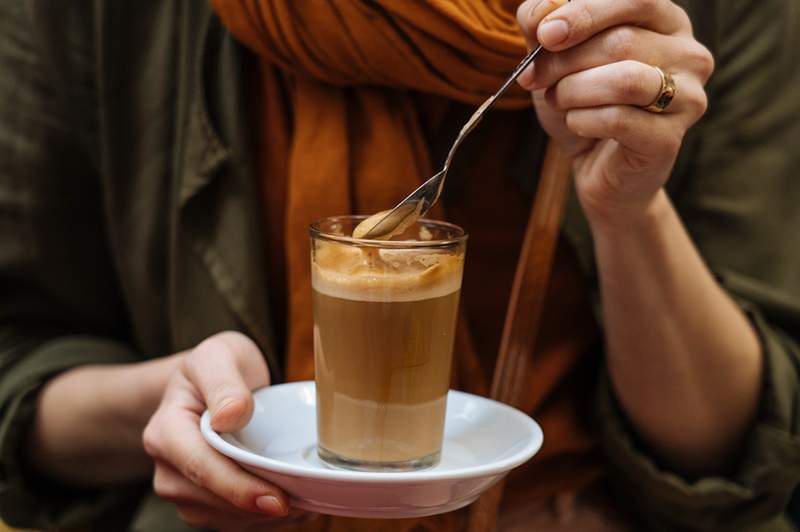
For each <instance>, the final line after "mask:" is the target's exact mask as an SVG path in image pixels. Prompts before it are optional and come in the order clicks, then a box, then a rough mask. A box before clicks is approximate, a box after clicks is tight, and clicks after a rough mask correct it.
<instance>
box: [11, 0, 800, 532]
mask: <svg viewBox="0 0 800 532" xmlns="http://www.w3.org/2000/svg"><path fill="white" fill-rule="evenodd" d="M516 4H517V2H511V1H500V0H493V1H490V2H477V1H474V0H450V1H447V0H430V1H427V2H404V3H400V2H388V1H384V0H378V1H375V2H360V1H348V0H341V1H338V0H337V1H335V2H325V3H322V2H310V1H299V2H298V1H290V0H272V1H264V0H240V1H237V0H216V1H214V2H212V5H206V4H205V3H202V2H185V3H178V2H156V1H153V2H149V1H148V2H136V3H133V2H93V3H78V2H70V3H69V4H66V3H60V2H54V1H47V0H36V1H31V2H28V3H17V2H8V3H4V4H3V5H2V6H1V7H0V10H1V13H2V15H1V16H0V72H2V74H1V75H0V234H2V245H0V286H2V290H1V291H0V293H2V294H3V296H2V298H0V339H2V340H1V341H0V367H1V368H2V375H1V376H0V415H1V416H2V417H1V418H0V419H1V420H2V424H0V515H1V516H2V518H3V519H4V520H5V521H6V522H8V523H9V524H11V525H13V526H26V527H37V528H43V529H52V528H59V529H67V528H75V527H81V526H83V527H87V526H88V527H91V528H92V529H101V530H124V529H128V530H147V531H158V530H181V529H183V528H187V527H189V526H195V527H205V528H216V529H223V530H235V529H247V528H248V527H256V528H259V529H270V527H272V528H275V529H287V528H290V527H292V526H294V527H295V528H296V529H300V530H412V529H414V530H419V529H433V530H437V529H441V530H448V529H449V530H455V529H458V528H459V527H462V526H464V524H465V519H466V517H465V513H464V512H460V513H453V514H445V515H443V516H437V517H435V518H430V519H418V520H410V521H408V520H406V521H403V520H401V521H395V522H378V521H368V522H364V521H357V520H342V519H327V518H323V517H319V516H306V515H302V514H295V513H294V512H292V513H290V514H289V516H288V517H283V516H286V515H287V513H289V511H290V508H289V504H288V500H287V498H286V496H285V494H283V493H281V492H280V490H279V489H278V488H277V487H275V486H273V485H270V484H269V483H267V482H266V481H264V480H263V479H260V478H258V477H255V476H253V475H251V474H249V473H247V472H245V471H244V470H242V469H240V468H239V467H238V466H236V465H235V464H234V463H233V462H231V461H230V460H228V459H227V458H225V457H223V456H222V455H220V454H218V453H216V452H215V451H214V450H213V449H211V448H210V447H209V446H208V445H206V443H205V442H204V440H203V439H202V436H201V434H200V433H199V430H198V418H199V414H200V413H201V412H202V411H203V410H204V409H206V408H209V409H210V411H211V412H212V414H213V425H214V428H215V429H217V430H221V431H226V430H233V429H236V428H237V427H240V426H242V425H243V424H245V423H246V421H247V419H248V418H249V416H250V413H251V411H252V399H251V397H250V391H251V390H253V389H255V388H258V387H261V386H266V385H269V384H270V382H278V381H282V380H296V379H304V378H311V377H312V376H313V365H312V355H311V353H312V352H313V351H312V343H311V334H310V330H311V324H310V320H311V317H310V307H309V298H310V293H309V288H308V283H309V280H308V264H307V261H308V247H307V246H308V243H307V237H306V228H307V225H308V224H309V223H310V222H311V221H313V219H315V218H319V217H321V216H325V215H331V214H343V213H350V212H365V213H368V212H376V211H378V210H380V209H384V208H386V207H387V206H390V205H392V204H394V203H395V202H396V201H397V200H398V199H399V198H401V197H402V196H403V195H404V193H407V191H408V190H411V188H412V186H413V184H414V183H418V182H419V180H420V179H424V178H426V177H428V176H429V175H431V174H432V170H433V168H435V167H437V166H438V164H439V162H440V161H441V160H442V157H443V153H444V150H446V148H447V145H448V143H449V142H450V141H451V140H452V138H453V134H454V132H455V131H456V130H457V128H458V127H459V126H460V124H461V123H463V121H464V119H465V118H466V116H468V115H469V113H470V112H471V111H472V110H473V109H474V106H475V105H476V104H477V103H479V102H480V101H482V99H483V98H485V97H486V96H487V95H489V94H491V93H492V92H493V91H494V90H495V89H496V88H497V87H498V86H499V82H501V81H502V80H503V79H504V78H505V77H506V76H507V75H508V73H509V72H510V71H511V69H512V68H513V66H514V65H515V64H516V62H517V61H518V60H519V58H521V57H522V55H523V54H524V52H525V44H527V46H528V47H532V46H534V45H535V44H536V43H537V42H541V43H542V44H543V45H544V46H545V47H546V49H547V53H546V54H544V55H543V56H542V57H541V58H540V59H539V60H537V62H536V64H535V65H534V67H533V68H532V69H531V70H529V71H527V72H526V73H524V74H523V76H522V77H521V78H520V80H519V83H520V86H521V87H519V88H517V89H516V90H515V92H513V93H512V94H511V95H509V97H508V98H507V99H506V100H504V101H503V102H502V107H503V110H498V111H493V112H492V114H491V115H490V116H489V118H488V119H487V121H486V123H485V124H483V125H481V127H480V128H479V129H478V130H477V131H476V132H475V134H474V136H473V137H471V138H470V140H469V143H470V144H469V146H468V147H466V148H465V149H464V150H463V151H464V152H465V154H464V155H463V156H462V155H461V154H459V158H460V159H459V160H457V161H456V167H455V168H453V170H452V172H451V175H450V177H449V178H448V190H447V193H446V197H445V198H444V208H443V210H440V211H437V212H435V213H434V214H436V215H437V216H444V215H445V214H446V216H447V218H448V219H450V220H453V221H454V222H456V223H460V224H462V225H464V226H466V228H467V229H468V230H469V231H470V233H471V244H470V250H469V252H468V259H467V272H466V274H465V279H464V288H463V293H464V301H463V313H462V316H461V318H460V323H459V329H460V332H459V340H458V345H457V353H458V355H457V358H458V359H457V363H456V371H455V374H456V375H455V379H456V385H458V386H460V387H462V388H465V389H468V390H471V391H481V390H483V391H485V389H486V384H485V383H486V380H487V379H488V378H489V377H490V376H491V368H492V366H493V361H494V359H493V357H494V353H495V351H496V349H497V343H498V342H499V337H500V329H501V328H502V315H503V313H504V309H505V305H506V304H507V297H508V293H509V291H510V286H511V277H512V275H513V269H514V266H515V258H516V255H517V254H518V253H519V246H520V242H521V238H522V231H523V227H524V220H525V219H526V216H527V210H528V208H529V205H530V191H531V190H532V188H533V185H534V184H535V183H534V182H533V180H534V179H533V178H534V176H535V175H536V170H537V166H538V164H540V161H541V154H542V146H543V144H544V141H545V139H546V135H549V136H551V137H552V138H553V139H554V140H555V141H556V142H558V143H559V144H560V145H561V146H562V147H563V149H564V150H565V151H566V152H567V153H568V154H569V155H570V156H571V157H572V158H573V161H574V162H573V173H574V185H575V186H574V189H575V190H574V194H573V197H572V198H571V202H570V204H569V206H568V213H567V219H566V221H565V223H564V230H563V237H562V239H561V240H560V242H559V248H558V253H557V257H556V263H555V273H554V276H553V279H552V281H551V284H550V286H549V288H548V294H547V298H546V305H547V306H546V309H547V311H546V312H545V317H544V322H543V325H542V331H543V333H542V335H541V337H540V338H539V339H538V340H537V345H536V346H535V347H536V349H535V350H534V353H535V355H534V357H532V360H531V361H530V367H529V368H528V371H530V379H531V387H530V388H531V390H530V396H529V397H527V398H526V405H527V406H526V409H527V410H528V411H529V412H530V413H532V414H533V415H534V417H536V418H537V419H540V420H541V422H542V425H543V427H544V430H545V434H547V444H546V446H545V448H544V449H543V450H542V452H541V453H540V455H539V456H537V457H536V458H535V459H534V460H533V461H532V462H531V463H530V464H528V465H526V466H525V467H523V468H521V469H520V470H518V471H516V472H515V473H514V474H513V475H512V477H511V478H510V480H509V485H508V487H507V488H506V493H505V497H504V500H503V506H502V508H501V527H502V528H505V529H506V530H512V529H514V527H517V528H516V529H518V530H525V529H528V528H525V527H526V526H528V527H530V526H534V525H536V526H538V523H541V524H542V526H541V527H540V528H539V529H542V530H546V529H548V528H546V527H550V528H549V529H551V530H556V529H558V527H559V526H561V529H568V530H581V529H583V530H586V529H590V528H589V527H588V526H583V525H582V524H581V523H585V522H579V521H576V519H579V517H576V516H575V515H572V514H573V513H574V511H573V510H575V508H576V507H580V504H578V503H575V504H576V505H577V506H575V505H573V506H570V505H569V504H566V503H564V502H563V501H565V500H566V501H570V500H577V501H582V500H594V499H593V497H595V496H597V495H598V494H600V495H602V494H603V493H607V491H606V490H605V486H607V485H613V486H615V489H618V490H620V491H619V493H621V494H622V497H620V498H617V499H616V500H612V501H610V507H611V509H610V510H608V511H606V510H597V511H596V512H594V510H592V511H593V512H594V513H591V512H590V513H591V515H592V516H593V517H592V518H597V516H601V517H602V519H600V520H601V521H602V522H603V523H604V524H603V525H602V526H607V527H609V528H611V527H614V528H615V529H624V528H625V527H628V528H633V529H639V530H641V529H646V530H745V529H747V530H754V531H766V530H788V529H789V528H788V526H787V525H786V523H785V522H784V521H782V516H781V514H782V512H783V509H784V508H785V506H786V504H787V501H788V499H789V496H790V494H791V492H792V489H793V487H794V485H795V484H796V483H797V482H798V479H800V440H798V437H797V435H798V431H799V430H800V422H799V421H798V419H800V416H798V415H797V406H796V403H797V402H796V397H797V392H798V389H800V387H798V371H797V367H798V362H799V361H800V357H799V356H800V344H798V341H800V335H799V334H798V331H799V330H800V277H799V276H798V272H800V246H797V245H796V235H797V234H798V230H800V209H798V208H797V200H798V198H800V181H798V179H797V171H798V169H800V152H799V151H798V150H797V140H798V139H799V138H800V114H798V113H799V112H800V98H798V97H797V91H798V88H800V62H798V61H797V57H796V51H797V50H800V32H798V31H796V30H797V27H798V24H800V10H798V9H797V6H796V4H795V3H794V2H793V1H792V0H761V1H758V2H756V1H754V0H725V1H722V0H685V1H681V2H673V1H670V0H630V1H628V2H616V1H613V0H573V1H572V2H570V3H568V4H566V5H563V6H558V7H557V9H555V11H552V9H553V7H555V6H553V5H550V4H551V2H550V0H542V1H540V0H527V1H526V2H524V3H522V4H520V5H519V6H517V5H516ZM514 8H518V9H517V11H516V17H515V16H514ZM550 11H552V12H550ZM548 12H549V14H546V13H548ZM701 43H703V44H701ZM712 57H713V58H715V59H716V71H715V73H714V74H713V76H712V68H713V66H714V65H713V63H714V61H713V60H712ZM656 67H657V68H656ZM673 84H674V88H675V89H676V92H675V93H674V95H672V94H671V92H670V89H671V88H672V85H673ZM529 92H530V93H532V95H533V105H532V106H531V104H530V94H529ZM670 96H674V97H673V98H672V99H670ZM659 97H660V100H661V101H660V102H656V100H657V99H659ZM654 105H655V106H654ZM707 107H708V108H707ZM534 113H535V116H534ZM701 117H702V118H701ZM698 120H700V121H699V123H697V125H694V124H695V122H697V121H698ZM487 185H490V188H491V189H492V190H491V196H488V195H487V192H486V187H487ZM487 198H491V202H487V201H486V200H487ZM487 203H491V205H487ZM593 294H594V295H596V296H597V299H598V308H599V310H600V312H599V315H600V318H601V319H599V320H598V319H596V317H595V315H594V313H593V300H594V298H593ZM595 389H596V390H597V393H595V392H594V390H595ZM592 419H595V420H597V422H596V423H594V424H593V423H591V420H592ZM150 485H152V488H153V491H151V490H150ZM597 486H601V487H600V488H597ZM570 493H573V494H578V496H577V499H574V498H573V499H570V497H568V496H567V497H566V498H565V496H564V494H570ZM584 494H586V495H585V497H584ZM550 501H556V504H555V505H554V506H551V505H550ZM606 502H609V501H606ZM606 506H608V505H606ZM606 506H604V505H603V504H598V505H596V506H592V508H593V509H596V508H606ZM552 508H556V509H557V510H558V509H560V510H559V511H558V512H556V513H558V514H559V515H557V516H556V517H554V518H552V519H550V518H549V517H548V515H550V514H551V513H552V511H551V509H552ZM553 511H555V510H553ZM548 519H550V520H549V521H548ZM559 523H561V524H560V525H559ZM592 526H594V525H592ZM599 526H601V525H597V527H596V528H591V529H599ZM280 527H283V528H280ZM414 527H417V528H414Z"/></svg>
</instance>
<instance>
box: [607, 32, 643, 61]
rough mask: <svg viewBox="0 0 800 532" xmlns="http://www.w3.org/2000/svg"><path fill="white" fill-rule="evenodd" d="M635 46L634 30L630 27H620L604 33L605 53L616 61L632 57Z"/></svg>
mask: <svg viewBox="0 0 800 532" xmlns="http://www.w3.org/2000/svg"><path fill="white" fill-rule="evenodd" d="M635 46H636V30H634V29H633V28H631V27H630V26H620V27H618V28H615V29H613V30H610V31H608V32H606V51H607V53H608V55H609V56H610V57H611V58H612V59H615V60H617V61H621V60H623V59H627V58H629V57H631V56H632V54H633V51H634V48H635Z"/></svg>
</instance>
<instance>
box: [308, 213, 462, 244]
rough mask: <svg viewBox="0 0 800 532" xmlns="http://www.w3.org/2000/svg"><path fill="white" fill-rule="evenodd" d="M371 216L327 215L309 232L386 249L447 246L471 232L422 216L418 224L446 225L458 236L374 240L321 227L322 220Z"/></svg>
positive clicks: (314, 235)
mask: <svg viewBox="0 0 800 532" xmlns="http://www.w3.org/2000/svg"><path fill="white" fill-rule="evenodd" d="M369 216H370V215H367V214H342V215H338V216H326V217H324V218H320V219H319V220H316V221H314V222H313V223H312V224H311V225H309V226H308V232H309V234H310V235H311V237H312V238H318V239H321V240H331V241H334V242H341V243H343V244H350V245H356V246H362V247H374V248H384V249H386V248H395V249H403V248H446V247H452V246H454V245H456V244H460V243H463V242H466V241H467V239H468V238H469V233H467V232H466V231H465V230H464V229H463V228H461V227H459V226H457V225H456V224H452V223H450V222H443V221H441V220H433V219H430V218H421V219H419V220H417V221H416V222H415V223H417V224H419V223H422V224H428V225H433V226H436V227H444V228H448V229H452V230H454V231H455V232H456V233H457V234H456V236H453V237H451V238H447V239H438V240H374V239H368V238H355V237H352V236H345V235H334V234H332V233H326V232H324V231H323V230H322V229H321V228H320V224H321V223H322V222H327V221H334V222H335V221H336V220H348V221H353V220H358V221H363V220H366V219H367V218H369Z"/></svg>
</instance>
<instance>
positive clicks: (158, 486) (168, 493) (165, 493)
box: [153, 467, 176, 501]
mask: <svg viewBox="0 0 800 532" xmlns="http://www.w3.org/2000/svg"><path fill="white" fill-rule="evenodd" d="M153 491H154V492H155V493H156V495H158V496H159V497H161V498H162V499H165V500H168V501H170V500H174V499H175V498H176V492H175V487H174V485H173V483H171V482H169V481H168V480H167V479H166V478H165V475H164V472H163V470H162V468H161V467H156V471H155V473H154V474H153Z"/></svg>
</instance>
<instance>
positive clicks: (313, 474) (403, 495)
mask: <svg viewBox="0 0 800 532" xmlns="http://www.w3.org/2000/svg"><path fill="white" fill-rule="evenodd" d="M253 395H254V399H255V411H254V413H253V418H252V419H251V420H250V423H249V424H248V425H247V426H246V427H245V428H244V429H242V430H240V431H238V432H233V433H225V434H218V433H217V432H215V431H214V430H212V429H211V426H210V422H209V414H208V412H205V413H204V414H203V416H202V418H201V420H200V428H201V431H202V433H203V436H204V437H205V438H206V440H207V441H208V443H209V444H211V446H213V447H214V448H215V449H217V450H218V451H219V452H221V453H222V454H224V455H226V456H228V457H230V458H232V459H233V460H235V461H237V462H238V463H239V464H240V465H241V466H242V467H244V468H246V469H248V470H249V471H251V472H253V473H254V474H256V475H259V476H261V477H263V478H265V479H267V480H269V481H270V482H272V483H274V484H276V485H278V486H280V487H281V488H283V490H284V491H285V492H286V493H287V494H288V495H289V497H290V498H291V503H292V506H294V507H295V508H301V509H303V510H308V511H311V512H319V513H325V514H333V515H343V516H350V517H377V518H399V517H418V516H424V515H433V514H438V513H443V512H449V511H451V510H455V509H458V508H461V507H462V506H466V505H468V504H470V503H471V502H473V501H474V500H475V499H477V498H478V496H479V495H480V494H481V493H482V492H484V491H485V490H487V489H488V488H489V487H491V486H492V485H493V484H494V483H495V482H497V481H498V480H500V479H501V478H502V477H503V475H505V474H506V473H507V472H508V471H510V470H511V469H513V468H515V467H517V466H519V465H521V464H523V463H524V462H526V461H527V460H529V459H530V458H531V457H532V456H533V455H534V454H536V452H537V451H538V450H539V448H540V447H541V446H542V441H543V435H542V430H541V429H540V428H539V425H537V424H536V422H535V421H533V420H532V419H531V418H530V417H528V416H527V415H525V414H523V413H522V412H520V411H519V410H516V409H514V408H511V407H510V406H507V405H504V404H501V403H498V402H496V401H492V400H490V399H486V398H484V397H478V396H475V395H470V394H466V393H463V392H457V391H452V390H451V391H450V392H449V395H448V398H447V414H446V421H445V434H444V444H443V446H442V458H441V461H440V463H439V465H437V466H436V467H433V468H430V469H426V470H423V471H413V472H386V473H373V472H360V471H345V470H341V469H335V468H332V467H330V466H328V465H326V464H325V463H324V462H322V461H321V460H320V459H319V458H318V457H317V451H316V440H317V425H316V411H315V402H316V393H315V389H314V382H313V381H305V382H294V383H289V384H281V385H277V386H270V387H267V388H262V389H260V390H257V391H256V392H254V394H253Z"/></svg>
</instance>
